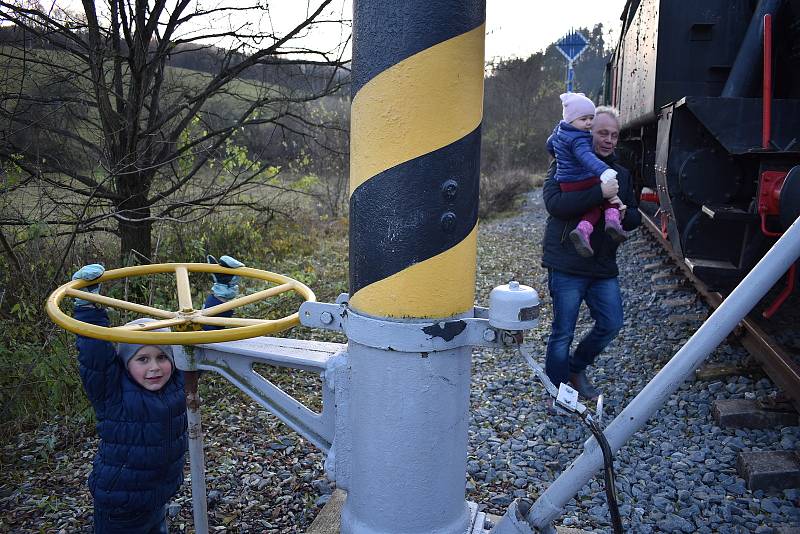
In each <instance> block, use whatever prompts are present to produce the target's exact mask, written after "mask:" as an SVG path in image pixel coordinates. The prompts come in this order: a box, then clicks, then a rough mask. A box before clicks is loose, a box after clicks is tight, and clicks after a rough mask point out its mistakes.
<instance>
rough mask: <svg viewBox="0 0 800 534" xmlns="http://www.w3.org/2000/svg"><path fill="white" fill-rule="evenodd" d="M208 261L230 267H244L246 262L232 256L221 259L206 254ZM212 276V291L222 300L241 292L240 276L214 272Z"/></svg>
mask: <svg viewBox="0 0 800 534" xmlns="http://www.w3.org/2000/svg"><path fill="white" fill-rule="evenodd" d="M206 261H207V262H208V263H211V264H217V265H221V266H222V267H227V268H229V269H237V268H239V267H244V263H242V262H240V261H239V260H237V259H235V258H232V257H230V256H222V257H221V258H220V259H219V260H217V258H215V257H214V256H212V255H211V254H209V255H208V256H206ZM211 278H212V279H213V280H214V285H213V286H211V292H212V293H213V294H214V296H215V297H217V298H218V299H221V300H229V299H232V298H234V297H236V295H238V294H239V277H238V276H236V275H233V274H222V273H212V274H211Z"/></svg>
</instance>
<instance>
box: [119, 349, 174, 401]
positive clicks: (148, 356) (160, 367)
mask: <svg viewBox="0 0 800 534" xmlns="http://www.w3.org/2000/svg"><path fill="white" fill-rule="evenodd" d="M128 372H129V373H130V374H131V376H132V377H133V379H134V380H135V381H136V383H137V384H139V385H140V386H142V387H143V388H145V389H146V390H148V391H158V390H159V389H161V388H162V387H164V384H166V383H167V382H168V381H169V378H170V377H171V376H172V362H171V361H170V359H169V358H168V357H167V356H166V355H165V354H164V353H163V352H161V349H160V348H158V347H156V346H155V345H147V346H145V347H142V348H141V349H139V352H137V353H136V355H135V356H134V357H133V358H131V359H130V361H128Z"/></svg>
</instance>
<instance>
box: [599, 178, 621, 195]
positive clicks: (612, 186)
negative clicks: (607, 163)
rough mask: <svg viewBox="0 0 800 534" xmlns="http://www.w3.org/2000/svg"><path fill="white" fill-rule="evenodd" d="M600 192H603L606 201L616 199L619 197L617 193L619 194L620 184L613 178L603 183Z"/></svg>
mask: <svg viewBox="0 0 800 534" xmlns="http://www.w3.org/2000/svg"><path fill="white" fill-rule="evenodd" d="M600 190H601V191H602V192H603V198H606V199H611V198H615V197H616V196H617V193H619V184H618V183H617V179H616V178H611V179H610V180H607V181H605V182H601V183H600ZM617 200H619V199H617Z"/></svg>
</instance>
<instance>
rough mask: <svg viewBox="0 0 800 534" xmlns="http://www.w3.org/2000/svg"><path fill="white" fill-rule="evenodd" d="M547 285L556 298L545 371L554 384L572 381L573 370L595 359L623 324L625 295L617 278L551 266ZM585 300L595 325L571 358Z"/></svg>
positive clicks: (584, 366) (551, 295)
mask: <svg viewBox="0 0 800 534" xmlns="http://www.w3.org/2000/svg"><path fill="white" fill-rule="evenodd" d="M547 286H548V289H549V291H550V297H551V298H552V300H553V327H552V331H551V332H550V338H549V340H548V342H547V359H546V360H545V371H546V372H547V376H548V377H550V380H552V382H553V384H555V385H556V387H558V384H559V383H561V382H564V383H565V384H568V383H569V374H570V373H578V372H580V371H583V370H584V369H586V367H587V366H589V365H591V364H592V363H593V362H594V359H595V358H596V357H597V355H598V354H600V353H601V352H602V351H603V349H604V348H606V346H608V344H609V343H611V340H612V339H614V338H615V337H616V335H617V334H618V333H619V331H620V329H621V328H622V296H621V295H620V292H619V282H618V281H617V279H616V277H615V278H590V277H588V276H578V275H574V274H567V273H564V272H561V271H556V270H553V269H550V271H549V272H548V275H547ZM582 301H585V302H586V306H587V307H588V308H589V313H590V314H591V316H592V319H594V321H595V323H594V327H593V328H592V330H591V331H590V332H589V333H588V334H586V336H585V337H584V338H583V339H582V340H581V342H580V343H578V347H577V348H576V349H575V353H574V354H573V355H572V358H570V355H569V349H570V345H571V344H572V340H573V338H574V337H575V324H576V322H577V321H578V311H579V310H580V307H581V302H582Z"/></svg>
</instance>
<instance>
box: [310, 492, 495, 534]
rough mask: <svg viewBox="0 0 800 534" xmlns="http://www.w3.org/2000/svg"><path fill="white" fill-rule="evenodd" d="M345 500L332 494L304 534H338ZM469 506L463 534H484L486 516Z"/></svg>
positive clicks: (341, 494)
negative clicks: (468, 521) (470, 519)
mask: <svg viewBox="0 0 800 534" xmlns="http://www.w3.org/2000/svg"><path fill="white" fill-rule="evenodd" d="M346 499H347V492H346V491H344V490H340V489H337V490H336V491H334V492H333V495H332V496H331V499H330V500H329V501H328V503H327V504H326V505H325V506H324V507H323V508H322V511H320V513H319V515H317V518H316V519H314V522H313V523H311V526H310V527H309V528H308V530H307V531H306V534H339V533H340V531H341V530H340V529H341V517H342V508H343V507H344V503H345V500H346ZM467 505H469V511H470V515H471V517H472V521H471V523H470V529H469V531H468V532H466V533H465V534H486V533H487V532H488V531H487V530H485V529H484V528H483V526H484V524H485V522H486V518H487V516H486V514H485V513H484V512H479V511H478V505H477V504H475V503H473V502H467Z"/></svg>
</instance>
